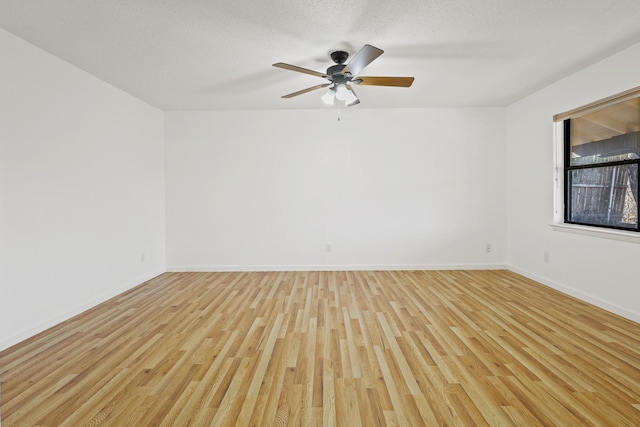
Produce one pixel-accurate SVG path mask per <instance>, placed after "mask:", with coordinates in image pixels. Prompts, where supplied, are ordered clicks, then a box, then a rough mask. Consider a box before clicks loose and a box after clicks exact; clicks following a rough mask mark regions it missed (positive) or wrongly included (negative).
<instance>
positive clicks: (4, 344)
mask: <svg viewBox="0 0 640 427" xmlns="http://www.w3.org/2000/svg"><path fill="white" fill-rule="evenodd" d="M164 272H165V270H164V269H161V270H156V271H155V272H152V273H149V274H145V275H143V276H139V277H138V278H136V279H134V280H130V281H129V282H127V283H125V284H123V285H121V286H119V287H117V288H113V289H110V290H109V291H108V292H105V293H103V294H101V295H100V296H98V297H96V298H92V299H91V300H88V301H85V302H84V303H83V304H80V305H79V306H78V307H76V308H74V309H73V310H69V311H67V312H66V313H63V314H60V315H59V316H55V317H53V318H51V319H48V320H47V321H45V322H41V323H39V324H38V325H36V326H33V327H30V328H28V329H26V330H23V331H20V332H19V333H17V334H15V335H12V336H10V337H3V339H2V341H0V351H2V350H5V349H7V348H9V347H11V346H12V345H15V344H17V343H19V342H21V341H24V340H26V339H27V338H31V337H32V336H34V335H36V334H39V333H40V332H42V331H45V330H47V329H49V328H51V327H53V326H55V325H57V324H59V323H62V322H64V321H65V320H69V319H71V318H72V317H73V316H77V315H78V314H80V313H82V312H84V311H87V310H88V309H90V308H93V307H95V306H97V305H98V304H101V303H103V302H105V301H107V300H108V299H110V298H113V297H115V296H117V295H120V294H121V293H123V292H125V291H128V290H129V289H131V288H133V287H136V286H138V285H139V284H141V283H144V282H146V281H147V280H150V279H153V278H154V277H156V276H159V275H160V274H162V273H164Z"/></svg>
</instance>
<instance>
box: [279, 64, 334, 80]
mask: <svg viewBox="0 0 640 427" xmlns="http://www.w3.org/2000/svg"><path fill="white" fill-rule="evenodd" d="M273 66H274V67H278V68H284V69H285V70H291V71H297V72H299V73H305V74H311V75H312V76H317V77H322V78H323V79H326V78H327V75H326V74H323V73H319V72H317V71H313V70H308V69H306V68H302V67H298V66H296V65H289V64H285V63H284V62H277V63H275V64H273Z"/></svg>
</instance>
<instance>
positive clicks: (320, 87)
mask: <svg viewBox="0 0 640 427" xmlns="http://www.w3.org/2000/svg"><path fill="white" fill-rule="evenodd" d="M327 86H331V83H325V84H321V85H316V86H311V87H308V88H306V89H302V90H299V91H297V92H293V93H290V94H289V95H284V96H283V97H282V98H293V97H294V96H298V95H302V94H303V93H307V92H311V91H312V90H316V89H322V88H323V87H327Z"/></svg>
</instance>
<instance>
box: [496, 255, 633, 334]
mask: <svg viewBox="0 0 640 427" xmlns="http://www.w3.org/2000/svg"><path fill="white" fill-rule="evenodd" d="M508 269H509V270H510V271H513V272H514V273H518V274H520V275H522V276H524V277H527V278H529V279H531V280H535V281H536V282H539V283H542V284H543V285H547V286H549V287H551V288H553V289H555V290H557V291H560V292H562V293H564V294H567V295H571V296H572V297H575V298H578V299H580V300H582V301H585V302H588V303H590V304H593V305H595V306H597V307H600V308H602V309H604V310H607V311H610V312H611V313H615V314H617V315H619V316H622V317H624V318H627V319H629V320H633V321H634V322H638V323H640V313H637V312H635V311H633V310H629V309H626V308H624V307H620V306H618V305H616V304H612V303H610V302H609V301H606V300H603V299H601V298H599V297H596V296H594V295H591V294H588V293H586V292H582V291H581V290H579V289H575V288H572V287H570V286H565V285H563V284H561V283H558V282H556V281H554V280H551V279H549V278H547V277H544V276H540V275H538V274H534V273H531V272H530V271H527V270H523V269H521V268H518V267H514V266H509V267H508Z"/></svg>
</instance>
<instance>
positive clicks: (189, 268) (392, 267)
mask: <svg viewBox="0 0 640 427" xmlns="http://www.w3.org/2000/svg"><path fill="white" fill-rule="evenodd" d="M505 269H507V266H506V264H335V265H334V264H322V265H173V266H169V267H167V271H168V272H227V271H374V270H378V271H380V270H387V271H403V270H406V271H410V270H505Z"/></svg>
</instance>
